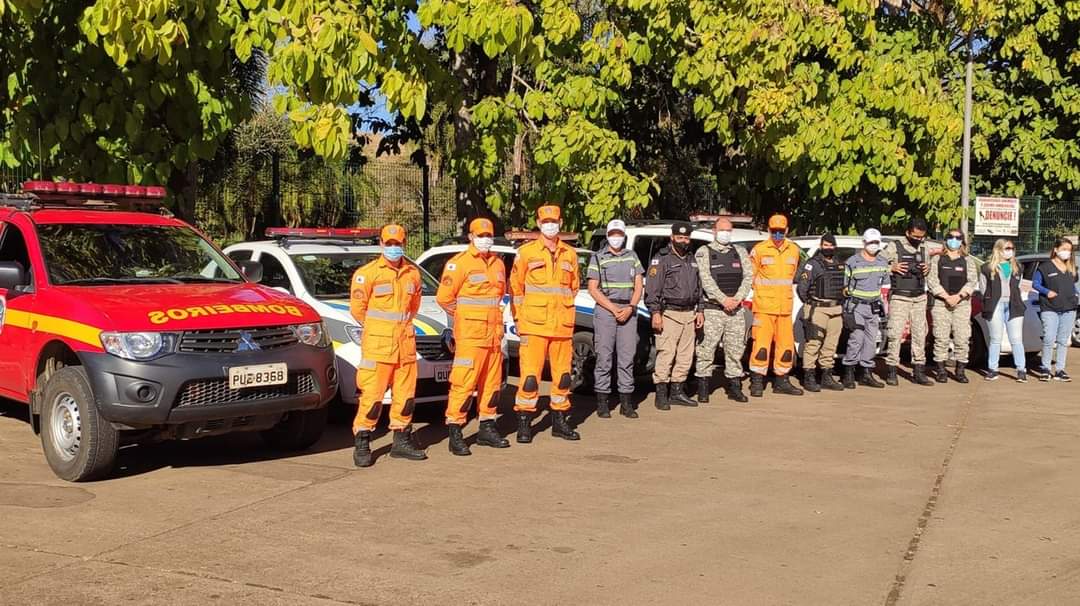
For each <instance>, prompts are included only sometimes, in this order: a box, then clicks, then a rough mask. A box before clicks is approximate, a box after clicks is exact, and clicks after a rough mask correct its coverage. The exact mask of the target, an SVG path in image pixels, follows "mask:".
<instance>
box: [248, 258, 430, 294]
mask: <svg viewBox="0 0 1080 606" xmlns="http://www.w3.org/2000/svg"><path fill="white" fill-rule="evenodd" d="M440 256H442V257H443V259H442V263H443V264H445V263H446V260H447V259H449V258H450V256H451V255H440ZM378 257H379V253H378V252H340V253H319V254H304V253H296V254H293V255H290V258H292V261H293V265H295V266H296V271H297V273H299V274H300V280H301V281H302V282H303V283H304V288H305V289H306V290H307V291H308V294H310V295H311V296H313V297H315V298H316V299H342V298H345V297H348V296H349V287H350V285H351V283H352V278H353V274H354V273H356V270H357V269H360V268H361V267H363V266H364V265H367V264H368V263H370V262H371V261H374V260H375V259H377V258H378ZM428 260H430V259H427V260H425V263H426V262H427V261H428ZM416 267H417V269H418V270H420V294H422V295H424V296H426V297H433V296H435V293H436V291H437V290H438V288H439V283H438V281H436V280H435V278H433V277H432V275H431V274H430V273H429V272H428V271H427V270H426V269H424V268H423V267H420V266H419V265H417V266H416ZM263 271H266V269H265V267H264V268H263ZM264 283H265V280H264Z"/></svg>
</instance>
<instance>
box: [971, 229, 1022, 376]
mask: <svg viewBox="0 0 1080 606" xmlns="http://www.w3.org/2000/svg"><path fill="white" fill-rule="evenodd" d="M1015 256H1016V246H1015V245H1014V244H1013V243H1012V242H1011V241H1010V240H1006V239H1004V238H1001V239H999V240H998V241H997V242H994V250H993V252H991V253H990V260H989V261H988V262H986V263H985V264H983V266H982V268H981V269H980V270H979V292H980V293H982V316H983V318H984V319H986V322H987V324H989V326H990V349H989V352H988V354H989V355H988V360H987V365H986V366H987V372H986V380H987V381H993V380H995V379H997V378H998V362H999V361H1000V360H1001V338H1002V336H1003V333H1006V332H1007V333H1008V335H1009V345H1010V346H1011V347H1012V358H1013V365H1015V366H1016V380H1017V381H1019V382H1021V383H1026V382H1027V372H1026V366H1025V365H1024V362H1025V360H1024V357H1025V356H1024V311H1025V309H1026V307H1027V306H1026V305H1025V304H1024V298H1023V296H1022V295H1021V294H1020V265H1019V264H1018V263H1017V262H1016V259H1015Z"/></svg>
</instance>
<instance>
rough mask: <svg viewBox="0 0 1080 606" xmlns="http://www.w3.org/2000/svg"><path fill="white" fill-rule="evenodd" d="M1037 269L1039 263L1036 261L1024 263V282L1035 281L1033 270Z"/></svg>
mask: <svg viewBox="0 0 1080 606" xmlns="http://www.w3.org/2000/svg"><path fill="white" fill-rule="evenodd" d="M1038 267H1039V262H1038V261H1024V275H1023V277H1024V279H1025V280H1033V279H1035V269H1036V268H1038Z"/></svg>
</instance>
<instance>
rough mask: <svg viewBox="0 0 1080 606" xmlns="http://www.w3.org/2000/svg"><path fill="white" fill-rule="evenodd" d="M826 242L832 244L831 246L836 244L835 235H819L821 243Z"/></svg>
mask: <svg viewBox="0 0 1080 606" xmlns="http://www.w3.org/2000/svg"><path fill="white" fill-rule="evenodd" d="M826 242H828V243H829V244H832V245H833V246H836V236H834V235H832V234H825V235H824V236H821V243H822V244H824V243H826Z"/></svg>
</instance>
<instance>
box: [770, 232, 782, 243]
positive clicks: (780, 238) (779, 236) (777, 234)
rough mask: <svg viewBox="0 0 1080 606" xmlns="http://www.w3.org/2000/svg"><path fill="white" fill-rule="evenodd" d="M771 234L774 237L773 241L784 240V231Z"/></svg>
mask: <svg viewBox="0 0 1080 606" xmlns="http://www.w3.org/2000/svg"><path fill="white" fill-rule="evenodd" d="M769 236H770V237H771V238H772V239H773V242H783V241H784V232H782V231H772V232H769Z"/></svg>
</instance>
